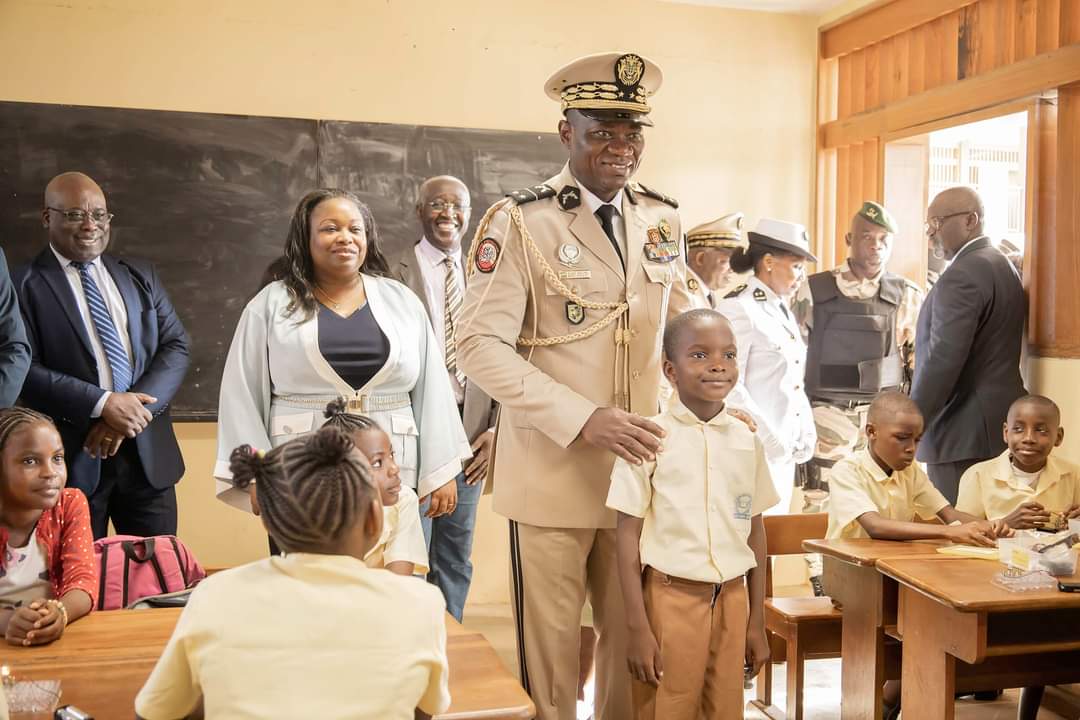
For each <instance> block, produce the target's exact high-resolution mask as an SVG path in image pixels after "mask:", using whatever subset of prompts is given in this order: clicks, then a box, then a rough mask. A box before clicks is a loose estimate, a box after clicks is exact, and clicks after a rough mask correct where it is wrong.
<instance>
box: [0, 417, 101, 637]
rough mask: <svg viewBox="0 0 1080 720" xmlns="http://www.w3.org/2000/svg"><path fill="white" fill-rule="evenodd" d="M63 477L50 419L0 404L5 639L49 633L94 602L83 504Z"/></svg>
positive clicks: (56, 633) (0, 601)
mask: <svg viewBox="0 0 1080 720" xmlns="http://www.w3.org/2000/svg"><path fill="white" fill-rule="evenodd" d="M66 482H67V466H66V465H65V464H64V445H63V443H62V442H61V441H60V434H59V433H58V432H57V431H56V427H55V426H54V425H53V424H52V421H51V420H50V419H49V418H48V417H46V416H45V415H42V414H41V413H38V412H35V411H33V410H29V409H27V408H9V409H6V410H0V633H3V635H4V638H5V639H6V640H7V642H9V643H11V644H12V645H44V644H45V643H50V642H52V641H53V640H56V639H57V638H58V637H60V636H61V635H63V633H64V628H66V627H67V625H68V623H71V622H74V621H75V620H78V619H79V618H81V617H82V616H83V615H86V614H87V613H88V612H90V610H91V609H92V608H93V606H94V603H95V601H96V596H97V592H98V570H97V565H96V563H95V562H94V538H93V535H92V533H91V530H90V509H89V507H88V505H87V503H86V497H85V496H84V495H83V494H82V493H81V492H80V491H78V490H75V489H70V488H65V487H64V484H65V483H66Z"/></svg>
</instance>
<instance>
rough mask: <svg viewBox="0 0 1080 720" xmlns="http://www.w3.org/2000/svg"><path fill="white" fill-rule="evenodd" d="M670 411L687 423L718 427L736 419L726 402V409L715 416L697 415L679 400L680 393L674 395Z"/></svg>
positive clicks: (669, 406) (680, 420)
mask: <svg viewBox="0 0 1080 720" xmlns="http://www.w3.org/2000/svg"><path fill="white" fill-rule="evenodd" d="M668 412H669V413H671V416H672V417H673V418H675V419H676V420H678V421H679V422H681V423H683V424H686V425H713V426H716V427H723V426H725V425H728V424H730V423H731V422H732V421H734V420H735V419H734V418H733V417H731V416H730V415H728V411H727V405H726V404H725V405H724V409H723V410H721V411H720V412H718V413H716V415H715V416H713V417H711V418H709V419H708V420H702V419H701V418H699V417H698V416H697V415H695V414H694V413H693V411H692V410H690V408H688V407H686V406H685V405H683V404H682V401H681V400H679V396H678V393H676V394H675V395H673V396H672V398H671V401H670V403H669V405H668Z"/></svg>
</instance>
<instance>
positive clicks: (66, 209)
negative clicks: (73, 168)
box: [41, 172, 111, 262]
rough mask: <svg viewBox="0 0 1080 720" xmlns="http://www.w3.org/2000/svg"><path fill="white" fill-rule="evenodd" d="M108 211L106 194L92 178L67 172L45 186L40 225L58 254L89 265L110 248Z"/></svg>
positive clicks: (78, 173)
mask: <svg viewBox="0 0 1080 720" xmlns="http://www.w3.org/2000/svg"><path fill="white" fill-rule="evenodd" d="M108 211H109V209H108V206H107V205H106V204H105V193H104V192H102V190H101V187H100V186H99V185H98V184H97V183H96V182H94V180H93V179H92V178H91V177H90V176H88V175H85V174H83V173H81V172H65V173H61V174H59V175H57V176H56V177H54V178H53V179H52V180H50V181H49V184H48V185H46V186H45V208H44V209H43V210H42V211H41V224H42V226H43V227H44V228H45V229H46V230H47V231H48V233H49V244H50V245H52V246H53V248H54V249H55V250H56V251H57V252H58V253H60V254H61V255H63V256H64V257H65V258H67V259H68V260H73V261H76V262H90V261H91V260H93V259H95V258H96V257H98V256H99V255H101V254H102V253H103V252H105V248H107V247H108V245H109V227H110V219H111V218H110V217H109V215H108ZM80 215H81V218H80V219H72V218H73V217H75V216H80ZM95 217H96V218H97V219H96V220H95Z"/></svg>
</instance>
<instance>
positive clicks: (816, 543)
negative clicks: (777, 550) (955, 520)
mask: <svg viewBox="0 0 1080 720" xmlns="http://www.w3.org/2000/svg"><path fill="white" fill-rule="evenodd" d="M947 544H948V543H946V542H944V541H938V540H916V541H908V542H896V541H893V540H806V541H804V542H803V548H804V549H805V550H806V551H807V552H815V553H821V556H822V570H823V577H822V582H823V584H824V586H825V592H827V593H828V594H829V596H830V597H831V598H833V599H834V600H836V601H837V602H838V603H840V604H841V605H842V609H843V614H844V617H843V629H842V631H841V640H840V648H841V661H840V688H841V698H842V699H841V704H840V717H841V718H843V720H881V686H882V684H883V683H884V682H885V660H886V658H885V632H886V629H887V628H892V627H893V626H895V625H896V602H897V595H898V586H897V584H896V581H895V580H892V579H891V578H888V577H884V576H882V574H881V573H880V572H878V569H877V567H876V563H877V561H878V560H880V559H882V558H887V557H908V556H921V557H929V558H932V561H935V562H936V561H939V560H940V561H947V560H946V559H947V558H948V556H946V555H941V554H939V553H938V552H937V549H938V548H939V547H941V546H943V545H947ZM949 559H953V560H954V559H955V558H949ZM987 564H988V565H989V564H990V563H987ZM894 677H895V676H894ZM909 717H922V716H918V715H910V716H909ZM925 717H930V716H929V715H927V716H925Z"/></svg>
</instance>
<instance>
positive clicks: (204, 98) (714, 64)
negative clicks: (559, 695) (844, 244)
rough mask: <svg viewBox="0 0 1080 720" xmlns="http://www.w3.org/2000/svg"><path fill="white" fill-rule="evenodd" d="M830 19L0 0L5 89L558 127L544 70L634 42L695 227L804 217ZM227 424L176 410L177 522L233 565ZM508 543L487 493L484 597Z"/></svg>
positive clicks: (654, 141)
mask: <svg viewBox="0 0 1080 720" xmlns="http://www.w3.org/2000/svg"><path fill="white" fill-rule="evenodd" d="M816 26H817V21H816V19H815V18H814V17H812V16H797V15H782V14H771V13H755V12H748V11H734V10H724V9H716V8H708V7H701V6H696V5H678V4H673V3H660V2H652V1H649V0H622V1H617V0H603V1H599V0H598V1H594V2H588V3H582V2H579V1H577V0H549V2H546V3H544V4H542V5H538V4H536V3H524V2H509V3H507V2H496V1H495V0H466V1H463V2H459V3H456V4H454V5H449V6H447V5H441V6H439V5H435V4H433V3H426V2H423V1H422V0H377V1H375V0H367V1H364V0H311V1H310V2H307V3H303V4H301V3H295V2H289V1H288V0H269V1H265V0H264V1H262V2H254V1H252V0H233V1H231V2H220V0H185V1H184V2H180V1H178V0H152V1H151V0H66V1H65V2H64V3H52V2H44V1H42V0H3V2H0V47H2V48H4V56H5V62H4V64H5V71H4V72H3V73H0V99H3V100H15V101H25V102H46V103H70V104H86V105H102V106H118V107H133V108H152V109H162V110H186V111H199V112H220V113H240V114H252V115H277V116H288V117H305V118H328V119H330V118H332V119H341V120H363V121H373V122H394V123H418V124H420V123H422V124H431V125H447V126H454V127H479V128H501V129H509V130H531V131H553V130H554V129H555V126H556V123H557V120H558V117H559V115H558V108H557V106H556V105H555V104H554V103H552V102H551V101H549V100H548V99H547V98H546V97H545V96H544V94H543V92H542V86H543V82H544V81H545V80H546V79H547V77H548V75H549V74H550V73H551V72H553V71H554V70H556V69H557V68H558V67H560V66H561V65H562V64H563V63H565V62H566V61H568V60H569V59H572V58H574V57H577V56H579V55H584V54H588V53H593V52H601V51H606V50H611V49H617V48H627V49H631V50H634V51H636V52H640V53H642V54H645V55H647V56H649V57H651V58H653V59H654V60H656V61H657V62H658V63H659V64H660V65H661V67H662V68H663V70H664V73H665V84H664V87H663V88H662V89H661V91H660V93H659V94H658V95H657V96H656V97H655V99H654V107H655V112H654V114H653V119H654V120H655V122H656V127H655V128H653V129H651V130H650V131H649V135H648V137H649V140H648V151H647V153H646V156H645V160H644V163H643V165H642V168H641V171H640V172H639V174H638V177H639V179H641V180H642V181H644V182H646V183H647V184H649V185H652V186H655V187H656V188H658V189H661V190H662V191H663V192H665V193H667V194H669V195H672V196H674V197H676V198H678V199H679V200H680V201H681V202H682V217H683V221H684V225H685V226H686V227H689V226H691V225H693V224H696V223H698V222H702V221H704V220H707V219H712V218H714V217H717V216H719V215H721V214H723V213H726V212H730V211H732V210H742V211H744V212H746V213H747V215H748V220H749V221H750V222H754V221H756V219H757V218H758V217H760V216H763V215H769V216H773V217H779V218H785V219H790V220H795V221H798V222H802V223H806V224H809V220H810V187H811V178H812V162H811V156H812V152H813V147H814V136H813V126H812V119H813V117H812V108H813V93H814V90H813V88H814V82H815V80H814V75H815V71H816V63H815V52H816V50H815V47H816V33H815V30H816ZM91 172H92V170H91ZM106 190H107V188H106ZM5 241H6V242H11V240H10V239H5ZM189 331H190V332H192V333H198V332H199V329H198V328H194V327H193V328H189ZM214 433H215V426H214V425H213V424H185V425H180V426H179V428H178V434H179V436H180V442H181V446H182V448H183V452H184V456H185V459H186V462H187V466H188V472H187V474H186V475H185V477H184V480H183V481H182V482H181V484H180V486H179V498H180V517H181V522H180V532H181V535H182V537H183V538H184V539H185V540H187V541H188V542H189V543H190V544H191V546H192V547H193V549H194V550H195V552H196V553H197V555H198V556H199V557H200V558H201V559H202V561H203V562H204V563H205V564H207V565H210V566H222V565H232V564H236V563H240V562H244V561H246V560H249V559H253V558H255V557H258V556H260V555H261V554H263V553H264V552H265V537H264V535H263V534H262V532H261V528H260V526H259V524H258V521H257V520H256V519H254V518H250V517H245V516H244V515H242V514H240V513H238V512H236V511H234V510H231V509H229V508H227V507H224V506H223V505H222V504H220V503H217V502H216V501H214V500H213V497H212V496H213V490H212V488H213V485H212V480H211V478H210V469H211V467H212V465H213V456H214V452H215V438H214ZM506 545H507V542H506V532H505V522H504V521H502V519H501V518H498V517H497V516H495V515H494V514H493V513H491V511H490V505H489V503H488V501H487V500H485V502H484V504H483V506H482V508H481V517H480V520H479V527H478V535H477V541H476V552H475V555H474V560H475V562H476V565H477V570H476V580H475V584H474V593H473V596H472V600H473V601H475V602H500V601H504V600H505V599H506V597H507V593H506V585H507V583H506V579H507V563H506Z"/></svg>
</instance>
